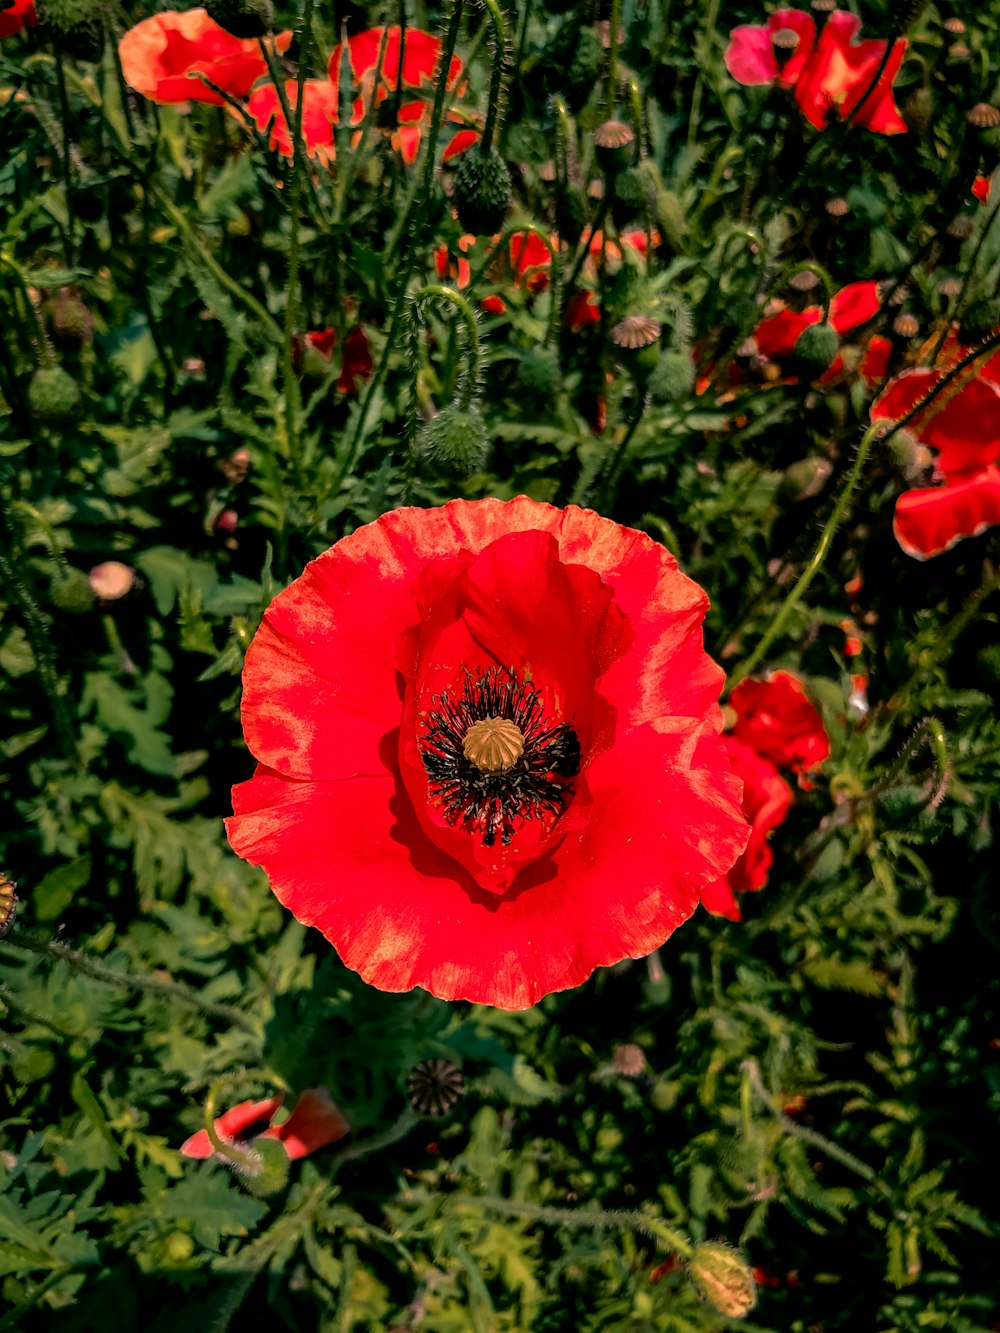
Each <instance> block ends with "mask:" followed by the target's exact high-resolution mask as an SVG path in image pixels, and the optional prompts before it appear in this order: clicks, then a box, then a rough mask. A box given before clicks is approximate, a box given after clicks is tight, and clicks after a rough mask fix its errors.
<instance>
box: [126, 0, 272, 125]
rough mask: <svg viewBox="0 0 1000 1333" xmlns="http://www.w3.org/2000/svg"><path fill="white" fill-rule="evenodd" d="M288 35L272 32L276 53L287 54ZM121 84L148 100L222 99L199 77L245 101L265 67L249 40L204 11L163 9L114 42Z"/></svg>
mask: <svg viewBox="0 0 1000 1333" xmlns="http://www.w3.org/2000/svg"><path fill="white" fill-rule="evenodd" d="M291 40H292V34H291V33H290V32H279V33H276V34H275V36H274V37H273V38H268V41H269V42H273V45H274V47H275V48H276V49H277V50H278V51H286V50H287V49H288V46H289V44H290V42H291ZM118 54H119V56H120V57H121V62H122V73H123V75H124V77H125V82H126V83H127V84H128V85H129V87H130V88H134V89H135V90H136V92H137V93H142V95H143V97H148V98H149V99H150V101H152V102H159V103H161V104H168V103H172V102H208V103H210V104H211V105H212V106H222V105H223V104H224V101H225V99H224V98H222V97H220V96H219V94H218V93H216V92H214V91H213V90H212V89H211V88H209V86H208V84H207V83H205V81H204V79H202V78H201V77H199V76H200V75H204V76H205V78H207V79H210V80H211V82H212V83H214V84H215V85H216V86H217V87H219V88H221V89H222V90H223V91H224V92H227V93H228V94H229V95H230V96H231V97H246V95H247V93H248V92H249V91H250V89H251V88H252V87H253V85H254V84H255V83H256V82H257V80H258V79H259V78H260V76H261V75H262V74H263V73H264V71H265V70H266V68H267V63H266V61H265V60H264V57H263V56H262V55H261V52H260V47H259V46H258V44H257V42H256V40H254V39H253V38H246V39H242V38H239V37H232V36H230V34H229V33H228V32H226V30H225V29H224V28H221V27H220V26H219V25H218V23H216V22H215V20H214V19H212V18H209V16H208V14H207V12H206V11H205V10H204V9H189V10H187V11H185V12H184V13H177V12H176V11H174V10H165V11H164V12H163V13H162V14H154V15H153V16H152V17H151V18H148V19H143V20H142V22H141V23H137V24H136V25H135V27H134V28H130V29H129V30H128V32H127V33H125V35H124V37H122V39H121V41H120V42H119V43H118Z"/></svg>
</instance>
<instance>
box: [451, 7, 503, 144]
mask: <svg viewBox="0 0 1000 1333" xmlns="http://www.w3.org/2000/svg"><path fill="white" fill-rule="evenodd" d="M483 3H484V4H485V6H486V8H487V10H488V11H489V15H490V18H491V19H492V20H493V40H494V42H495V43H496V47H495V50H494V52H493V71H492V73H491V75H490V96H489V104H488V105H487V108H486V124H485V125H484V126H483V137H482V139H481V140H480V151H481V152H482V153H484V154H485V153H488V152H489V151H490V149H491V148H492V146H493V132H494V130H495V129H496V125H497V119H498V117H499V115H500V105H501V103H502V101H503V76H504V74H505V73H506V70H507V32H506V29H505V28H504V21H503V13H502V12H501V9H500V6H499V5H498V4H497V0H483ZM442 72H443V73H444V74H445V75H447V71H442Z"/></svg>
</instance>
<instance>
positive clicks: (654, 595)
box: [228, 497, 748, 1009]
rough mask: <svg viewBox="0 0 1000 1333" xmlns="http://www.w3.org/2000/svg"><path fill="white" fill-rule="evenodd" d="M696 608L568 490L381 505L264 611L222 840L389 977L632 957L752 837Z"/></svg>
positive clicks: (634, 544) (519, 991)
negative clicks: (242, 761)
mask: <svg viewBox="0 0 1000 1333" xmlns="http://www.w3.org/2000/svg"><path fill="white" fill-rule="evenodd" d="M706 607H707V598H706V596H705V594H704V593H703V592H702V590H701V589H700V588H699V587H698V586H697V585H696V584H694V583H692V582H691V580H690V579H688V578H686V577H685V576H684V575H683V574H681V573H680V572H679V570H678V569H677V565H676V562H675V561H674V559H673V557H672V556H671V555H670V554H669V553H668V552H667V551H666V550H665V549H664V548H663V547H661V546H658V545H657V544H656V543H655V542H653V541H652V540H651V539H650V538H648V537H646V536H645V535H644V534H642V533H639V532H635V531H632V530H630V529H628V528H623V527H620V526H619V525H618V524H615V523H612V522H610V521H609V520H607V519H603V518H600V517H598V515H596V514H594V513H591V512H589V511H587V510H581V509H577V508H574V507H570V508H568V509H565V510H560V509H555V508H553V507H551V506H550V505H545V504H539V503H536V502H535V501H533V500H529V499H527V498H525V497H520V498H518V499H516V500H511V501H509V502H507V503H502V502H500V501H498V500H479V501H461V500H456V501H453V502H452V503H450V504H448V505H445V506H444V507H443V508H440V509H430V510H421V509H400V510H396V511H395V512H392V513H389V514H385V515H383V516H382V518H380V519H378V520H377V521H376V522H374V523H371V524H368V525H367V526H366V527H363V528H360V529H359V530H358V531H356V532H355V533H353V534H352V535H351V536H349V537H345V538H344V539H343V540H342V541H340V542H338V543H337V545H336V546H334V547H333V548H332V549H331V550H330V551H328V552H326V553H325V554H324V555H322V556H320V557H319V559H318V560H315V561H314V562H313V563H312V564H311V565H309V566H308V567H307V568H306V570H305V572H304V573H303V574H302V576H301V577H300V578H299V579H297V580H296V581H295V582H294V583H293V584H292V585H291V586H290V587H289V588H287V589H286V590H285V591H284V592H283V593H281V594H280V595H279V596H278V597H277V598H276V599H275V601H274V602H273V603H272V605H271V606H270V607H269V608H268V610H267V612H266V613H265V615H264V621H263V624H262V626H261V628H260V630H259V631H258V634H257V637H256V638H255V640H254V642H253V643H252V645H251V647H250V650H249V652H248V655H247V661H246V667H245V670H244V698H243V725H244V732H245V735H246V739H247V744H248V746H249V748H250V750H251V752H252V753H253V754H254V755H255V757H256V758H257V759H258V761H259V767H258V769H257V772H256V774H255V776H254V777H253V778H251V779H250V780H249V781H248V782H245V783H243V784H241V785H240V786H238V787H236V788H235V789H234V793H233V797H234V806H235V814H234V815H233V817H232V818H231V819H229V820H228V833H229V839H230V842H231V843H232V845H233V847H234V848H235V850H236V851H237V852H238V853H239V854H240V855H241V856H243V857H245V858H246V859H247V860H249V861H251V862H252V863H253V864H255V865H261V866H263V867H264V869H265V871H266V872H267V874H268V876H269V878H270V880H271V886H272V888H273V889H274V891H275V893H276V894H277V896H278V897H279V898H280V900H281V901H282V902H283V903H284V904H285V905H286V906H287V907H289V908H290V909H291V910H292V911H293V912H294V913H295V915H296V916H297V917H298V918H299V920H300V921H303V922H304V923H305V924H307V925H314V926H316V927H317V928H318V929H319V930H321V931H322V932H323V934H324V935H326V937H327V938H328V939H329V940H330V941H331V942H332V943H333V944H334V945H335V946H336V948H337V950H338V952H339V953H340V955H341V957H342V958H343V960H344V962H345V963H346V964H347V965H348V966H349V967H352V968H354V969H356V970H357V971H358V972H360V973H361V975H362V976H363V977H364V978H365V980H367V981H369V982H370V983H371V984H373V985H376V986H378V987H380V988H381V989H383V990H392V991H401V990H409V989H410V988H411V987H413V986H422V987H424V988H425V989H427V990H429V991H431V992H432V993H433V994H435V995H438V996H440V997H442V998H445V999H467V1000H473V1001H477V1002H480V1003H487V1004H495V1005H498V1006H501V1007H503V1008H509V1009H518V1008H524V1007H527V1006H529V1005H531V1004H534V1003H535V1002H536V1001H537V1000H539V999H540V998H541V997H542V996H543V995H546V994H548V993H549V992H551V991H555V990H562V989H565V988H567V987H570V986H575V985H578V984H579V983H581V982H582V981H584V980H585V979H586V978H587V977H588V976H589V975H590V974H591V973H592V972H593V971H594V969H595V968H596V967H600V966H605V965H608V964H611V963H615V962H617V961H620V960H621V959H622V958H625V957H629V956H632V957H639V956H641V955H643V954H646V953H648V952H649V951H650V950H652V949H653V948H655V947H657V946H658V945H659V944H662V943H663V941H664V940H665V939H666V938H667V937H668V936H669V935H670V934H671V933H672V932H673V930H675V929H676V927H677V926H679V925H680V924H681V923H682V922H683V921H684V920H686V918H687V917H689V916H690V915H691V913H692V912H693V911H694V909H695V907H696V906H697V903H698V901H699V898H700V894H701V891H702V889H703V888H704V887H705V886H706V885H707V884H710V883H712V882H714V881H715V880H717V879H718V878H720V877H721V876H723V875H725V874H726V872H727V871H728V870H729V868H730V867H731V866H732V865H733V863H734V862H735V860H736V858H737V856H738V855H739V854H740V852H741V851H742V850H743V847H744V845H745V843H746V840H747V837H748V830H747V826H746V824H745V822H744V820H743V818H742V815H741V814H740V782H739V779H738V778H736V777H734V776H733V774H732V772H731V771H730V768H729V763H728V760H727V758H726V751H725V747H724V745H723V742H722V741H721V739H720V737H719V735H718V731H719V728H720V726H721V710H720V709H719V707H718V704H717V702H716V700H717V696H718V692H719V688H720V685H721V683H722V673H721V671H720V670H719V668H718V667H717V666H715V664H714V663H713V662H712V661H711V660H710V659H709V658H708V657H707V655H706V654H705V651H704V648H703V646H702V638H701V622H702V618H703V616H704V614H705V610H706Z"/></svg>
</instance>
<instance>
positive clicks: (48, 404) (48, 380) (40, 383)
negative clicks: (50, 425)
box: [28, 366, 80, 422]
mask: <svg viewBox="0 0 1000 1333" xmlns="http://www.w3.org/2000/svg"><path fill="white" fill-rule="evenodd" d="M79 401H80V390H79V389H78V388H77V387H76V381H75V380H74V379H73V377H72V375H69V374H67V373H66V371H65V370H63V368H62V366H40V367H39V369H38V370H36V371H35V373H34V375H32V377H31V380H30V382H29V384H28V405H29V407H30V408H31V411H32V413H33V415H34V416H36V417H38V419H39V421H51V422H57V421H66V420H67V419H68V418H69V417H71V416H72V415H73V413H74V412H75V411H76V408H77V404H78V403H79Z"/></svg>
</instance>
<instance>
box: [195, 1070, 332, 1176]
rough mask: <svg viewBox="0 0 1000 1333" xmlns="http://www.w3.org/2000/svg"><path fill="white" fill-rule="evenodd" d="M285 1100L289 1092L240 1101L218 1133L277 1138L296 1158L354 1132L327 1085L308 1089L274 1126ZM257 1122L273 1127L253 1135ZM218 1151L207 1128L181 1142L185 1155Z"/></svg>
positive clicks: (220, 1120) (217, 1125) (224, 1137)
mask: <svg viewBox="0 0 1000 1333" xmlns="http://www.w3.org/2000/svg"><path fill="white" fill-rule="evenodd" d="M284 1100H285V1094H284V1093H279V1094H278V1096H277V1097H268V1098H267V1099H266V1100H265V1101H260V1102H240V1104H239V1106H234V1107H233V1108H232V1110H230V1111H226V1112H225V1114H224V1115H221V1116H219V1118H218V1120H216V1122H215V1132H216V1133H217V1134H218V1136H219V1138H220V1139H222V1140H224V1141H231V1140H236V1139H246V1138H249V1137H252V1138H258V1139H277V1140H278V1142H279V1143H280V1144H281V1146H282V1147H283V1148H284V1149H285V1152H287V1153H288V1156H289V1157H290V1158H291V1159H292V1161H295V1160H296V1159H297V1158H299V1157H307V1156H308V1155H309V1154H310V1153H313V1152H316V1150H317V1149H318V1148H325V1147H326V1146H327V1145H328V1144H330V1143H336V1142H337V1140H338V1139H342V1138H343V1137H344V1135H345V1134H349V1133H350V1132H351V1127H350V1125H349V1124H348V1123H347V1121H346V1120H345V1119H344V1116H343V1115H342V1113H341V1111H340V1108H339V1107H338V1106H337V1105H336V1103H335V1102H334V1101H333V1099H332V1098H331V1096H330V1094H329V1093H328V1092H327V1090H326V1088H308V1089H307V1090H306V1091H305V1092H303V1093H302V1094H301V1095H300V1097H299V1099H298V1101H297V1102H296V1103H295V1106H294V1108H293V1110H292V1113H291V1115H290V1116H289V1117H288V1119H287V1120H285V1121H284V1122H283V1123H282V1124H280V1125H272V1124H271V1123H270V1122H271V1120H272V1119H273V1118H274V1116H275V1113H276V1112H277V1111H278V1109H279V1107H280V1106H281V1104H282V1102H283V1101H284ZM257 1125H268V1126H269V1127H268V1128H267V1129H264V1130H262V1131H260V1132H259V1133H253V1134H251V1131H252V1130H254V1129H255V1126H257ZM214 1151H215V1149H214V1148H213V1147H212V1141H211V1139H210V1138H209V1137H208V1130H207V1129H199V1130H198V1132H197V1133H196V1134H192V1135H191V1137H190V1138H189V1139H186V1140H185V1141H184V1143H182V1144H181V1153H182V1154H183V1156H185V1157H195V1158H199V1159H204V1158H206V1157H211V1156H212V1154H213V1152H214Z"/></svg>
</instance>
